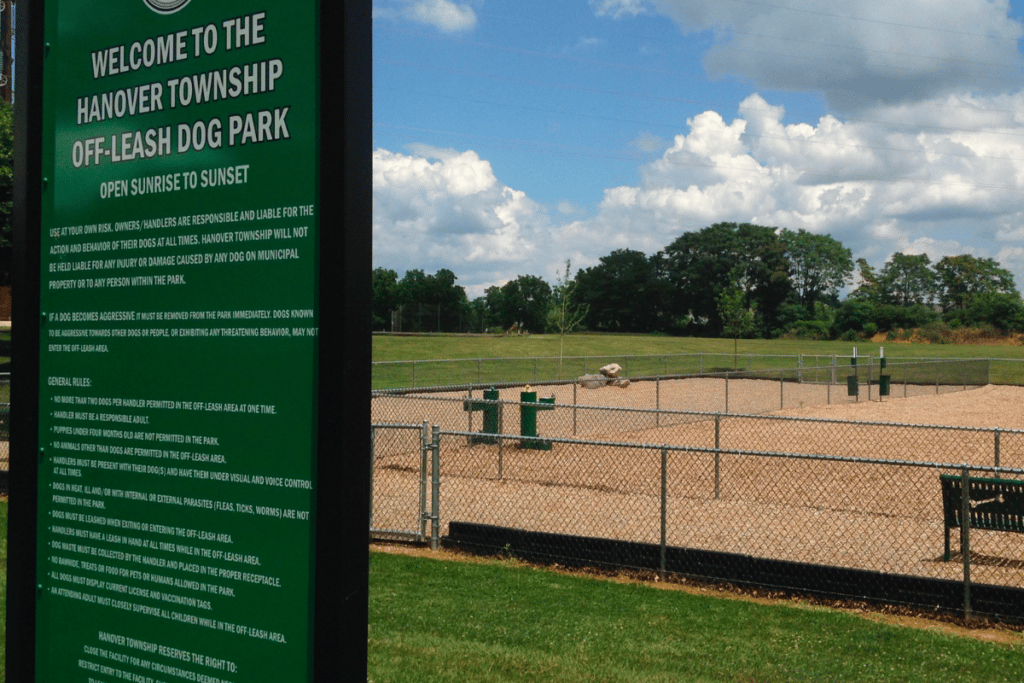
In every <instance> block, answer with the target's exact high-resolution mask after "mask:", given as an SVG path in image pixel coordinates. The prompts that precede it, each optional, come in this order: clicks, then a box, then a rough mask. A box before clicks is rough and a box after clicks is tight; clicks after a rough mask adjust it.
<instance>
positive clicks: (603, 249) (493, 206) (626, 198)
mask: <svg viewBox="0 0 1024 683" xmlns="http://www.w3.org/2000/svg"><path fill="white" fill-rule="evenodd" d="M832 7H840V6H838V5H832V4H828V5H823V4H821V3H812V2H809V1H808V0H765V1H764V2H762V1H760V0H590V1H589V2H588V1H587V0H577V1H575V2H533V1H531V0H519V1H517V2H511V1H508V0H482V1H481V0H466V1H465V2H459V0H375V3H374V20H373V24H374V26H373V32H374V33H373V39H374V44H373V49H374V73H373V88H374V101H373V105H374V148H375V153H374V162H373V163H374V256H373V265H374V266H375V267H376V266H383V267H387V268H393V269H394V270H396V271H398V273H399V275H401V274H403V273H404V272H405V270H407V269H409V268H420V269H423V270H424V271H426V272H428V273H431V272H435V271H436V270H437V269H439V268H448V269H450V270H452V271H453V272H454V273H455V274H456V275H457V276H458V278H459V280H458V282H459V284H461V285H463V286H465V287H466V289H467V292H468V293H469V295H470V297H471V298H472V297H475V296H480V295H482V294H483V291H484V289H486V287H488V286H491V285H501V284H503V283H504V282H506V281H508V280H509V279H513V278H515V277H516V276H517V275H521V274H531V275H540V276H542V277H544V278H545V279H547V280H548V281H549V282H553V281H554V277H555V275H556V273H558V272H559V271H560V270H561V268H564V262H565V260H566V259H572V262H573V267H574V269H576V268H579V267H587V266H591V265H595V264H596V263H597V262H598V259H599V258H600V257H601V256H604V255H606V254H608V253H610V252H611V251H612V250H614V249H619V248H630V249H637V250H639V251H643V252H645V253H648V254H651V253H654V252H656V251H658V250H660V249H662V248H663V247H665V246H666V245H668V244H669V243H670V242H671V241H672V240H674V239H675V238H676V237H678V236H679V235H680V234H682V233H683V232H684V231H692V230H699V229H701V228H703V227H705V226H707V225H710V224H712V223H715V222H718V221H749V222H754V223H759V224H762V225H773V226H778V227H786V228H790V229H793V230H795V229H798V228H804V229H807V230H810V231H812V232H819V233H828V234H831V235H832V236H833V237H835V238H837V239H839V240H840V241H842V242H843V243H844V244H845V245H846V246H848V247H850V248H851V249H852V250H853V252H854V257H855V258H858V257H864V258H866V259H867V260H868V261H869V262H871V263H872V264H874V265H876V266H879V267H880V266H881V265H883V264H884V262H885V260H886V259H887V258H888V257H889V256H890V255H891V254H892V253H893V252H896V251H903V252H907V253H927V254H928V255H929V256H930V257H931V259H932V260H933V261H936V260H938V259H939V258H941V257H942V256H945V255H951V254H958V253H972V254H974V255H976V256H983V257H993V258H996V259H997V260H999V261H1000V262H1001V263H1002V264H1003V265H1004V266H1005V267H1007V268H1009V269H1010V270H1011V271H1012V272H1014V274H1015V275H1016V278H1017V284H1018V287H1024V202H1021V200H1020V195H1021V192H1020V190H1021V188H1022V187H1024V58H1022V55H1021V51H1020V48H1021V38H1022V37H1024V24H1022V20H1021V9H1022V7H1021V5H1020V4H1014V3H1008V2H999V1H994V2H989V1H986V0H906V1H905V2H901V3H892V2H882V1H881V0H852V1H851V2H848V3H844V4H843V5H842V6H841V9H831V8H832Z"/></svg>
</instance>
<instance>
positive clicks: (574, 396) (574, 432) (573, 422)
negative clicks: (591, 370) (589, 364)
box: [572, 361, 586, 436]
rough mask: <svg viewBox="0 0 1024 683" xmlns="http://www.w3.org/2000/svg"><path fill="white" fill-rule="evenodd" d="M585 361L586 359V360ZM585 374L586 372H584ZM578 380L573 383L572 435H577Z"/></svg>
mask: <svg viewBox="0 0 1024 683" xmlns="http://www.w3.org/2000/svg"><path fill="white" fill-rule="evenodd" d="M584 362H585V361H584ZM583 374H586V372H584V373H583ZM577 386H579V385H577V384H576V382H573V383H572V435H573V436H576V387H577Z"/></svg>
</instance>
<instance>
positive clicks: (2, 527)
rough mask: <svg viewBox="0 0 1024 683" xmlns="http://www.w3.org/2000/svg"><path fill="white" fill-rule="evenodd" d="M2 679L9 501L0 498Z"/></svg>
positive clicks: (0, 673) (1, 675)
mask: <svg viewBox="0 0 1024 683" xmlns="http://www.w3.org/2000/svg"><path fill="white" fill-rule="evenodd" d="M0 533H2V537H0V681H5V680H7V501H6V500H0Z"/></svg>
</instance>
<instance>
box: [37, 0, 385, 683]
mask: <svg viewBox="0 0 1024 683" xmlns="http://www.w3.org/2000/svg"><path fill="white" fill-rule="evenodd" d="M319 18H320V15H319V6H318V4H317V3H295V2H291V3H285V2H280V1H279V0H268V1H266V2H263V3H259V4H253V3H250V2H243V1H241V0H218V2H215V3H211V2H203V1H202V0H132V1H131V2H124V3H117V5H116V8H114V7H110V8H106V9H104V5H103V3H97V2H94V1H87V0H62V1H61V2H60V3H56V2H50V3H47V4H46V5H45V9H44V17H43V19H44V21H43V30H42V33H43V40H44V41H45V47H44V49H43V53H44V54H43V57H42V64H41V75H42V80H43V84H42V95H41V100H42V101H41V114H40V118H41V127H42V135H41V137H42V140H41V160H42V161H41V176H42V179H41V183H40V185H39V188H38V192H39V196H40V198H41V200H40V208H39V225H40V228H39V231H40V232H39V233H38V234H36V235H35V237H34V239H36V240H38V241H39V245H40V246H39V266H38V278H39V282H38V285H37V286H38V297H39V299H38V301H39V303H38V317H37V319H36V320H35V321H32V320H25V319H21V320H18V321H17V322H18V324H19V326H24V325H32V324H36V325H38V332H37V334H38V337H37V339H38V347H37V352H38V408H37V412H36V420H37V421H36V434H35V437H36V443H35V447H36V449H37V451H36V453H35V454H34V455H35V458H36V464H37V466H36V469H35V475H36V476H35V479H36V481H35V492H34V493H35V503H36V505H35V512H34V516H35V558H34V559H35V564H34V578H35V580H34V583H35V586H34V588H35V591H34V592H35V596H34V621H35V628H34V637H35V640H34V674H35V680H39V681H57V680H60V681H82V682H83V683H85V682H86V681H92V680H96V681H113V680H137V681H146V682H152V683H157V682H160V681H173V680H180V679H185V680H204V681H208V682H209V683H221V682H222V683H234V682H236V681H254V682H255V681H268V682H269V681H275V682H277V681H282V680H288V681H299V680H311V679H312V675H313V671H314V668H313V662H314V642H315V638H314V630H315V629H314V625H315V623H316V618H315V616H314V615H315V612H316V608H317V604H316V590H315V589H316V586H317V582H318V578H317V576H316V574H317V567H318V563H317V559H316V558H317V543H316V538H317V531H318V529H317V524H316V522H317V515H316V511H317V495H316V494H317V490H318V472H320V473H322V472H323V471H324V470H323V468H320V469H319V470H318V460H317V453H318V450H320V447H321V444H320V441H321V440H322V438H323V432H322V431H321V428H322V425H321V422H320V416H319V410H320V408H319V403H318V401H319V397H320V395H321V386H320V381H321V378H322V370H323V368H322V367H321V358H322V355H321V346H320V341H321V336H320V310H321V298H320V288H321V285H322V282H321V260H320V255H321V247H322V244H321V242H322V240H321V228H322V226H323V224H324V223H323V221H324V210H323V206H322V204H321V200H320V183H321V180H322V179H321V175H320V170H321V150H320V142H321V140H320V116H321V109H320V98H319V89H320V87H321V81H320V76H321V74H320V64H319V60H320V54H319V40H318V31H319V30H320V29H319ZM329 211H330V209H328V212H329ZM362 431H365V430H362ZM356 485H358V484H356ZM362 507H365V505H364V506H362ZM363 536H364V537H363V545H362V548H363V550H364V551H365V528H364V535H363ZM363 580H364V581H365V576H364V577H363ZM320 609H321V610H322V609H323V605H321V606H320ZM320 635H322V634H320ZM321 641H322V638H321Z"/></svg>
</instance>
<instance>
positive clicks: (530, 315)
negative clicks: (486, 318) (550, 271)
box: [485, 275, 551, 332]
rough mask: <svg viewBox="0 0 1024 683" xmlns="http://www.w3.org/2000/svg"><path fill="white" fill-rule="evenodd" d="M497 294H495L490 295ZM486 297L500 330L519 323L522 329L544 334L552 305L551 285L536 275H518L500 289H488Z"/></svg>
mask: <svg viewBox="0 0 1024 683" xmlns="http://www.w3.org/2000/svg"><path fill="white" fill-rule="evenodd" d="M492 290H496V291H492ZM485 294H486V295H487V303H488V307H489V308H490V307H491V306H492V305H493V318H492V319H493V320H495V321H497V322H496V324H498V325H500V326H501V328H502V329H506V330H507V329H508V328H509V327H511V326H512V324H513V323H519V324H520V325H521V326H522V328H523V329H526V330H532V331H534V332H543V331H544V324H545V322H546V321H547V315H548V308H550V302H551V285H549V284H548V283H547V282H544V280H542V279H541V278H539V277H537V276H536V275H519V276H518V277H516V279H515V280H510V281H509V282H506V283H505V284H504V285H503V286H502V287H501V288H500V289H498V288H496V287H489V288H488V289H487V290H486V292H485Z"/></svg>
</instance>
